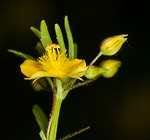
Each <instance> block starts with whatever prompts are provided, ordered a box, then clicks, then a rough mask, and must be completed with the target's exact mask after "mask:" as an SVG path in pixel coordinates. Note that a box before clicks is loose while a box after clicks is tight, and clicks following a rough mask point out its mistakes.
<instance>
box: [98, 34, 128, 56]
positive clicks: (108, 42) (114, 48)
mask: <svg viewBox="0 0 150 140" xmlns="http://www.w3.org/2000/svg"><path fill="white" fill-rule="evenodd" d="M126 36H128V35H127V34H122V35H116V36H112V37H108V38H106V39H105V40H104V41H103V42H102V44H101V46H100V49H101V53H102V54H104V55H110V56H111V55H114V54H116V53H117V52H118V51H119V50H120V48H121V46H122V45H123V43H124V42H125V41H126V40H127V38H125V37H126Z"/></svg>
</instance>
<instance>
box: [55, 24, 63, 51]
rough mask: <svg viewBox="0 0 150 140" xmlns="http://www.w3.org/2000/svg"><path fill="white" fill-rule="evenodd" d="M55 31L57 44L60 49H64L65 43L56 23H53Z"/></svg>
mask: <svg viewBox="0 0 150 140" xmlns="http://www.w3.org/2000/svg"><path fill="white" fill-rule="evenodd" d="M55 32H56V38H57V41H58V44H59V46H60V51H62V50H64V49H65V43H64V39H63V35H62V32H61V29H60V27H59V25H58V24H55Z"/></svg>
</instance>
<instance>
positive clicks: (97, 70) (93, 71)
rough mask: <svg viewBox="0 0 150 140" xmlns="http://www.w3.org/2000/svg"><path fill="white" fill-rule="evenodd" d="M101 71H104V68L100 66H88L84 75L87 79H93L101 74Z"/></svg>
mask: <svg viewBox="0 0 150 140" xmlns="http://www.w3.org/2000/svg"><path fill="white" fill-rule="evenodd" d="M103 72H105V70H104V69H103V68H101V67H97V66H90V67H88V69H87V70H86V72H85V74H84V76H85V77H86V78H88V79H94V78H96V77H97V76H99V75H101V74H102V73H103Z"/></svg>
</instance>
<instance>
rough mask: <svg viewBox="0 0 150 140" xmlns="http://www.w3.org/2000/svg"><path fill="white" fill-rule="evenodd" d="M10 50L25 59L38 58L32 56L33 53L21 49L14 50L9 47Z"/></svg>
mask: <svg viewBox="0 0 150 140" xmlns="http://www.w3.org/2000/svg"><path fill="white" fill-rule="evenodd" d="M8 52H11V53H13V54H15V55H17V56H19V57H21V58H23V59H32V60H36V59H35V58H34V57H32V56H31V55H29V54H25V53H22V52H20V51H16V50H12V49H8Z"/></svg>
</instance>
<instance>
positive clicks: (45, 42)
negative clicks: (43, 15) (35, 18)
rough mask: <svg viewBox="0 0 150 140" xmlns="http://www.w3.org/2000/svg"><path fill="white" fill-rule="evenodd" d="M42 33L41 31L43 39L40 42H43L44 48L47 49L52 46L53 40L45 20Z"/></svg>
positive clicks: (42, 23) (41, 26)
mask: <svg viewBox="0 0 150 140" xmlns="http://www.w3.org/2000/svg"><path fill="white" fill-rule="evenodd" d="M40 31H41V39H40V40H41V42H42V45H43V47H44V48H45V47H46V46H47V45H48V44H52V40H51V37H50V35H49V32H48V28H47V25H46V22H45V21H44V20H42V21H41V25H40Z"/></svg>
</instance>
